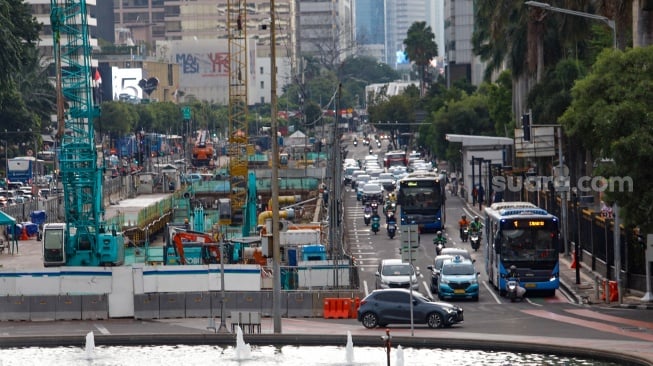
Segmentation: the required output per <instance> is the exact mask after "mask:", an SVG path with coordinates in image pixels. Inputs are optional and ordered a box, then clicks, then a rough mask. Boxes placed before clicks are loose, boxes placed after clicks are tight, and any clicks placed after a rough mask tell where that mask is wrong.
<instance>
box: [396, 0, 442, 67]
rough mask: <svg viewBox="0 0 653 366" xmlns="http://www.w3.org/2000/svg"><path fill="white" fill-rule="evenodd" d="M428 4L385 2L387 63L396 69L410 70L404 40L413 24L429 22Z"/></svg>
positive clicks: (420, 1) (410, 0) (414, 0)
mask: <svg viewBox="0 0 653 366" xmlns="http://www.w3.org/2000/svg"><path fill="white" fill-rule="evenodd" d="M426 4H427V1H425V0H385V12H386V13H385V28H386V29H385V36H386V39H385V62H386V63H387V64H388V65H390V66H392V67H394V68H395V69H408V68H410V62H409V61H408V60H407V59H406V57H405V54H404V39H406V35H407V34H408V28H410V26H411V25H412V24H413V23H415V22H426V21H427V18H428V17H427V6H426ZM428 25H431V24H428Z"/></svg>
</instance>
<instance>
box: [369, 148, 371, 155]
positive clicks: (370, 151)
mask: <svg viewBox="0 0 653 366" xmlns="http://www.w3.org/2000/svg"><path fill="white" fill-rule="evenodd" d="M369 152H370V155H372V147H370V150H369Z"/></svg>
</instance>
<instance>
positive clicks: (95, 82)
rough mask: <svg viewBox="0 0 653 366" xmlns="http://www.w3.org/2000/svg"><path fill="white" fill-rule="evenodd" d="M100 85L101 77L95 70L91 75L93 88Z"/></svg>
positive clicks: (98, 71)
mask: <svg viewBox="0 0 653 366" xmlns="http://www.w3.org/2000/svg"><path fill="white" fill-rule="evenodd" d="M100 84H102V76H101V75H100V70H98V69H95V75H93V86H94V87H96V88H97V87H99V86H100Z"/></svg>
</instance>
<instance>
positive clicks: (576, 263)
mask: <svg viewBox="0 0 653 366" xmlns="http://www.w3.org/2000/svg"><path fill="white" fill-rule="evenodd" d="M573 258H574V260H573V261H571V266H569V268H571V269H575V268H576V266H578V262H577V257H576V251H575V250H574V256H573Z"/></svg>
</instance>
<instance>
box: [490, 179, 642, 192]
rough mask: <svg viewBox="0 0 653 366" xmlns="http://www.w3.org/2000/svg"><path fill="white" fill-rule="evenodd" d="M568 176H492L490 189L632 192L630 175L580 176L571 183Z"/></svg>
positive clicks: (511, 190) (510, 190) (501, 190)
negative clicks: (607, 176) (573, 183)
mask: <svg viewBox="0 0 653 366" xmlns="http://www.w3.org/2000/svg"><path fill="white" fill-rule="evenodd" d="M571 183H572V182H571V179H570V178H569V177H563V176H555V177H554V176H527V177H525V178H522V177H504V176H495V177H492V189H493V190H494V191H495V192H504V191H508V192H520V191H522V190H524V189H525V190H526V191H528V192H537V191H546V190H549V189H551V188H553V189H554V190H565V191H569V190H570V189H573V188H575V189H576V190H577V191H578V192H579V193H589V192H633V179H632V178H631V177H609V178H606V177H602V176H595V177H590V176H582V177H580V178H578V180H577V181H576V185H572V184H571Z"/></svg>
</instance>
